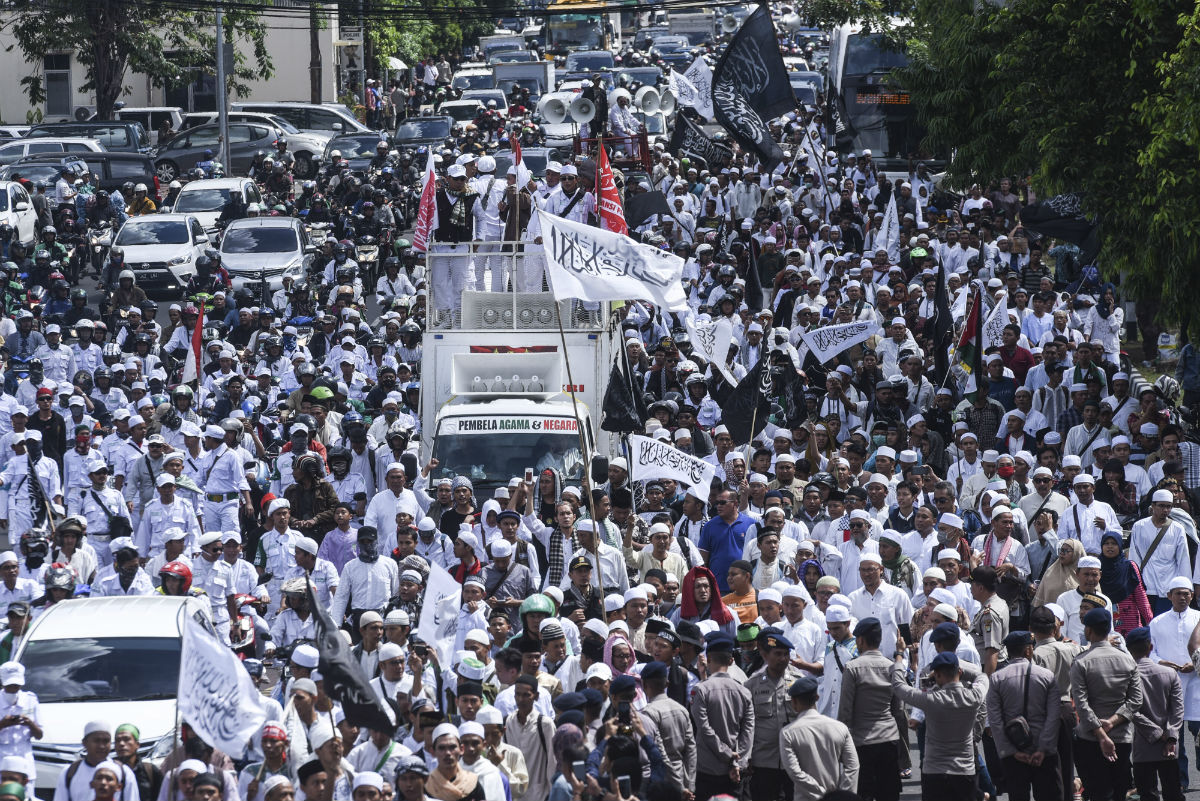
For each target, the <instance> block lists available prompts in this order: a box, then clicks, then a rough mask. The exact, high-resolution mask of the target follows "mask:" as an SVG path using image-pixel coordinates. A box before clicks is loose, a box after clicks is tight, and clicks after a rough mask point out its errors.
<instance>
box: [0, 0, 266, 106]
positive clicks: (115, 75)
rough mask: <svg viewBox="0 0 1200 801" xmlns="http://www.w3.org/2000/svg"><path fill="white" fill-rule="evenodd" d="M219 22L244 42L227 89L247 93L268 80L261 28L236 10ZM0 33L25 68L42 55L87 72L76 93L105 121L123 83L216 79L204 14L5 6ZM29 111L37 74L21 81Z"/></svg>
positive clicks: (114, 3) (23, 0)
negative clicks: (202, 75) (65, 59)
mask: <svg viewBox="0 0 1200 801" xmlns="http://www.w3.org/2000/svg"><path fill="white" fill-rule="evenodd" d="M239 5H240V7H239V8H238V9H236V10H231V11H228V12H226V14H225V27H226V30H227V31H231V32H232V35H230V37H229V39H228V41H230V42H234V43H236V42H244V43H245V44H247V45H248V49H249V51H250V53H251V56H250V57H248V58H246V57H242V56H241V54H240V53H239V54H238V55H237V58H236V61H235V71H234V74H233V75H231V76H229V89H230V90H231V91H233V92H234V93H235V94H245V93H246V92H247V91H248V85H247V83H246V82H247V81H249V80H251V79H253V78H259V77H263V76H266V77H269V76H270V75H271V74H272V67H271V56H270V53H268V52H267V48H266V43H265V38H266V28H265V27H264V26H263V24H262V22H261V20H260V19H259V17H258V15H257V14H256V13H254V12H252V11H250V10H247V9H245V7H244V6H245V4H244V3H243V4H239ZM6 10H7V12H8V20H7V22H5V23H4V25H3V27H4V28H5V29H6V30H7V31H8V32H9V33H10V34H11V35H12V36H13V38H14V39H15V40H16V43H15V45H12V46H10V49H11V47H17V48H19V49H20V51H21V52H22V53H23V54H24V55H25V58H26V59H27V60H28V61H30V62H32V63H39V62H40V60H41V56H42V54H43V53H47V52H51V51H55V50H64V49H65V50H69V51H71V52H73V53H74V54H75V57H76V58H77V59H78V60H79V61H80V63H82V64H83V65H84V67H85V69H86V74H87V81H86V82H85V83H84V84H83V85H82V86H81V87H79V90H80V91H81V92H94V93H95V95H96V112H97V114H98V115H99V116H101V117H108V116H110V115H111V114H112V110H113V104H114V103H116V101H117V100H118V99H119V98H120V96H121V94H122V93H123V92H125V91H127V90H126V87H125V85H124V81H125V79H126V77H128V76H130V75H133V74H137V75H145V76H149V78H150V80H151V81H152V82H153V84H154V85H155V86H160V87H161V86H169V85H178V84H180V83H187V82H189V81H191V80H192V78H193V76H192V75H191V74H189V73H188V72H187V71H185V70H184V69H181V66H186V67H193V68H199V69H204V70H206V71H209V72H210V74H215V72H216V32H215V27H214V26H215V19H214V16H213V14H212V13H211V12H208V13H200V12H197V11H185V10H181V9H180V7H179V6H176V5H174V4H167V3H129V2H124V0H59V2H56V3H52V4H47V3H43V2H39V0H12V2H10V3H9V4H8V7H7V9H6ZM21 85H22V86H23V87H24V89H25V93H26V94H27V95H28V97H29V101H30V102H31V103H33V104H35V105H40V104H41V103H43V102H45V99H46V94H45V85H44V83H43V81H42V76H41V75H40V74H37V73H34V74H32V75H28V76H25V77H24V78H22V79H21Z"/></svg>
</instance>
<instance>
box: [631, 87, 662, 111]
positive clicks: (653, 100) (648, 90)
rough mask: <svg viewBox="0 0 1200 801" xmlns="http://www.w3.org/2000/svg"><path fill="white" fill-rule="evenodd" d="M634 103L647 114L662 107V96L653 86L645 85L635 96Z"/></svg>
mask: <svg viewBox="0 0 1200 801" xmlns="http://www.w3.org/2000/svg"><path fill="white" fill-rule="evenodd" d="M633 105H635V106H637V107H638V109H639V110H640V111H642V112H644V113H646V114H653V113H655V112H656V111H658V110H659V108H661V107H662V96H661V95H659V93H658V90H657V89H655V88H654V87H653V86H643V87H642V88H641V89H638V90H637V94H636V95H634V96H633Z"/></svg>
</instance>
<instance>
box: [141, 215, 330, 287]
mask: <svg viewBox="0 0 1200 801" xmlns="http://www.w3.org/2000/svg"><path fill="white" fill-rule="evenodd" d="M315 253H316V248H314V247H311V246H310V245H309V244H308V239H307V237H306V236H305V233H304V225H303V223H302V222H301V221H300V220H299V219H297V218H295V217H254V218H248V219H244V220H234V221H233V222H231V223H230V224H229V227H228V228H226V229H225V235H224V236H223V237H222V238H221V264H222V266H224V267H225V269H226V270H228V271H229V276H230V278H231V279H232V281H233V289H234V291H235V292H236V291H237V290H239V289H241V288H242V287H247V288H249V289H250V291H251V292H253V293H254V295H255V297H256V298H258V297H260V296H266V297H269V296H270V293H273V292H274V291H275V290H277V289H281V288H282V287H283V276H284V275H290V276H292V277H293V278H296V279H301V278H303V277H304V276H305V275H306V273H307V271H308V267H309V264H310V263H311V262H312V259H313V256H314V254H315ZM126 260H128V258H127V259H126ZM263 282H265V283H266V286H265V287H263V286H262V283H263Z"/></svg>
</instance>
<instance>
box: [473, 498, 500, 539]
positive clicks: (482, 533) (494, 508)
mask: <svg viewBox="0 0 1200 801" xmlns="http://www.w3.org/2000/svg"><path fill="white" fill-rule="evenodd" d="M501 509H502V507H501V506H500V501H498V500H496V499H495V498H488V499H487V500H486V501H484V502H483V510H482V511H481V512H480V513H479V522H478V523H476V524H475V533H476V534H477V535H478V537H479V543H480V545H482V546H483V547H485V548H486V547H487V546H488V545H491V543H492V540H494V539H496V538H497V537H499V536H500V517H499V515H500V512H501Z"/></svg>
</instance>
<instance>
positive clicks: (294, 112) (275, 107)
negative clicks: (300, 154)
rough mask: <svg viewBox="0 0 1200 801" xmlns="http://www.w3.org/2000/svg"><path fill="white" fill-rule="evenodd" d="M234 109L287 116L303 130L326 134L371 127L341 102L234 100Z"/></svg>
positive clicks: (333, 134) (350, 131)
mask: <svg viewBox="0 0 1200 801" xmlns="http://www.w3.org/2000/svg"><path fill="white" fill-rule="evenodd" d="M231 108H232V110H233V111H257V112H259V113H260V114H274V115H276V116H278V117H283V118H284V119H285V120H287V121H288V122H290V123H291V124H292V125H294V126H296V128H297V129H298V130H300V131H304V132H306V133H317V134H323V135H325V136H337V135H338V134H340V133H353V132H354V131H367V130H370V129H368V128H367V126H365V125H363V124H362V123H361V122H359V121H358V120H357V119H355V117H354V115H353V114H352V113H351V112H350V111H349V110H348V109H347V108H346V107H345V106H343V105H341V104H334V103H329V104H324V103H323V104H320V105H314V104H312V103H234V104H233V105H232V107H231Z"/></svg>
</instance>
